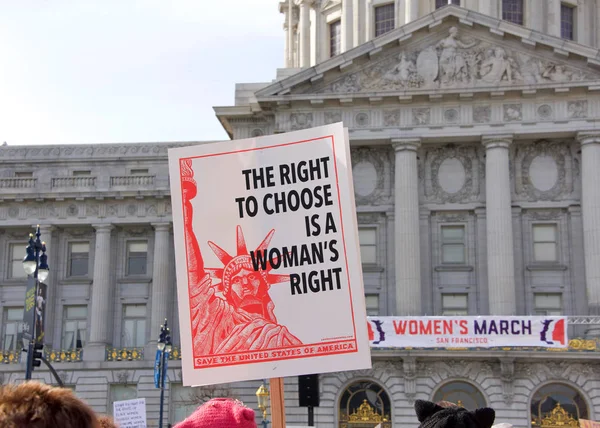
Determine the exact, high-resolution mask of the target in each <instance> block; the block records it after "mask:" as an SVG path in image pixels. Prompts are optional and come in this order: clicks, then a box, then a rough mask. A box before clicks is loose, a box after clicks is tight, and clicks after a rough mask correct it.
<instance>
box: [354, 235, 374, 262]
mask: <svg viewBox="0 0 600 428" xmlns="http://www.w3.org/2000/svg"><path fill="white" fill-rule="evenodd" d="M358 241H359V242H360V258H361V260H362V263H363V264H375V263H377V229H375V228H374V227H364V228H360V229H358Z"/></svg>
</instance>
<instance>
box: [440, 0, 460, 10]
mask: <svg viewBox="0 0 600 428" xmlns="http://www.w3.org/2000/svg"><path fill="white" fill-rule="evenodd" d="M449 4H455V5H457V6H460V0H435V8H436V9H439V8H440V7H444V6H447V5H449Z"/></svg>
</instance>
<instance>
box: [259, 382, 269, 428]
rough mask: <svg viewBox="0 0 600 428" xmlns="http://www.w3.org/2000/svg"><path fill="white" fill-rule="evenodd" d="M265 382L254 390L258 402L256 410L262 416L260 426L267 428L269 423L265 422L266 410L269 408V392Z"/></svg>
mask: <svg viewBox="0 0 600 428" xmlns="http://www.w3.org/2000/svg"><path fill="white" fill-rule="evenodd" d="M266 385H267V381H266V380H263V383H262V385H261V386H260V387H259V388H258V389H257V390H256V398H257V400H258V408H259V409H260V411H261V412H262V414H263V420H262V426H263V428H267V427H268V426H269V421H268V420H267V409H268V408H269V390H268V388H267V386H266Z"/></svg>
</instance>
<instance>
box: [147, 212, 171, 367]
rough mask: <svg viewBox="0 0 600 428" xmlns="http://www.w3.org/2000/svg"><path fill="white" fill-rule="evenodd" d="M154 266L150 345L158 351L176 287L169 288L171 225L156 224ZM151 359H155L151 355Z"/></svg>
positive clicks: (154, 225)
mask: <svg viewBox="0 0 600 428" xmlns="http://www.w3.org/2000/svg"><path fill="white" fill-rule="evenodd" d="M152 226H153V227H154V265H153V269H152V309H151V313H152V317H151V322H150V343H151V344H152V345H153V348H154V349H156V342H157V341H158V335H159V334H160V326H161V325H162V324H163V322H164V321H165V318H166V317H167V311H168V308H169V304H170V303H171V301H172V300H171V298H170V296H169V294H170V293H171V294H172V293H174V292H175V291H176V290H175V287H174V286H173V287H172V288H171V287H169V283H173V284H174V283H175V282H174V281H169V271H170V269H169V261H170V255H171V239H170V237H171V235H170V233H169V232H170V230H171V223H154V224H152ZM151 358H154V356H153V355H151Z"/></svg>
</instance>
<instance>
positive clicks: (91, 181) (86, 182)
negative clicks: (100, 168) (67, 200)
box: [52, 176, 96, 189]
mask: <svg viewBox="0 0 600 428" xmlns="http://www.w3.org/2000/svg"><path fill="white" fill-rule="evenodd" d="M71 187H85V188H90V187H96V177H90V176H82V177H55V178H53V179H52V188H53V189H55V188H61V189H62V188H71Z"/></svg>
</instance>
